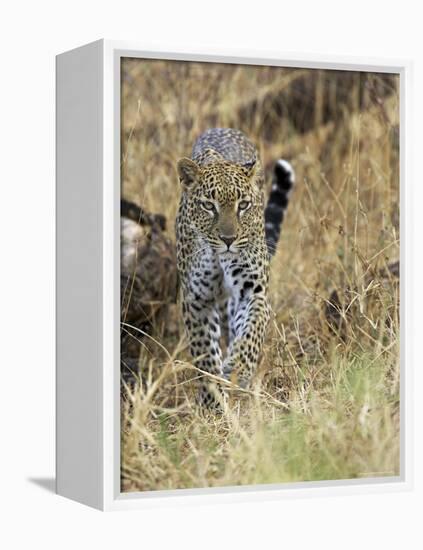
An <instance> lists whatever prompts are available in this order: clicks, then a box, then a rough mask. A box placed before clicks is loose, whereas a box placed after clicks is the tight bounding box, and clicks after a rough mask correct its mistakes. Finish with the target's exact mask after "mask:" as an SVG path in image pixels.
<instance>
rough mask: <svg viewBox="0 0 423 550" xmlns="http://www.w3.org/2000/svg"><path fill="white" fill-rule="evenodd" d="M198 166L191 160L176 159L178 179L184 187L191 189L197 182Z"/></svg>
mask: <svg viewBox="0 0 423 550" xmlns="http://www.w3.org/2000/svg"><path fill="white" fill-rule="evenodd" d="M199 171H200V169H199V167H198V164H196V163H195V162H194V161H193V160H191V159H189V158H186V157H184V158H182V159H180V160H179V161H178V176H179V181H180V182H181V183H182V185H183V187H185V188H186V189H192V187H194V186H195V184H196V183H197V182H198V174H199Z"/></svg>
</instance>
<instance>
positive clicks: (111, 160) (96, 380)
mask: <svg viewBox="0 0 423 550" xmlns="http://www.w3.org/2000/svg"><path fill="white" fill-rule="evenodd" d="M122 57H136V58H148V59H169V60H187V61H205V62H207V61H209V62H226V63H238V64H254V65H275V66H285V67H304V68H322V69H339V70H354V71H377V72H389V73H398V74H399V75H400V94H401V97H400V120H401V124H400V164H401V173H400V209H401V278H400V285H401V286H400V289H401V290H400V291H401V404H400V407H401V412H400V414H401V468H400V475H399V476H398V477H384V478H363V479H359V480H342V481H325V482H301V483H286V484H276V485H265V486H264V485H262V486H257V485H255V486H244V487H222V488H210V489H201V488H198V489H178V490H172V491H148V492H143V493H121V492H120V420H119V411H120V405H119V401H120V392H119V371H120V357H119V319H120V315H119V309H120V304H119V292H120V291H119V288H120V287H119V274H120V263H119V260H120V240H119V234H120V223H119V221H120V141H119V140H120V60H121V58H122ZM411 72H412V67H411V63H410V62H409V61H406V60H385V59H361V58H345V57H335V56H316V55H308V54H292V53H283V52H269V53H266V55H263V54H260V56H259V57H258V56H257V54H256V53H255V52H252V51H248V52H247V51H243V52H239V51H235V50H233V51H227V50H226V51H224V52H220V51H217V50H208V51H200V50H198V49H197V50H196V51H184V52H182V51H175V50H174V49H173V48H172V47H169V48H165V47H163V48H161V49H157V48H155V49H154V51H151V50H149V48H148V47H146V46H143V45H139V44H134V43H130V42H115V41H108V40H99V41H97V42H93V43H91V44H88V45H86V46H82V47H80V48H77V49H75V50H72V51H69V52H66V53H63V54H61V55H59V56H57V72H56V74H57V80H56V83H57V86H56V104H57V111H56V121H57V137H56V139H57V170H56V180H57V371H56V372H57V415H56V418H57V439H56V441H57V443H56V444H57V452H56V467H57V475H56V481H57V493H58V494H60V495H62V496H65V497H68V498H71V499H74V500H76V501H78V502H81V503H83V504H87V505H89V506H93V507H95V508H98V509H101V510H120V509H128V508H141V507H148V508H149V507H153V506H158V505H162V504H163V503H166V505H170V504H178V505H179V504H180V503H181V502H183V503H185V504H189V505H193V504H195V505H196V504H198V503H204V502H206V503H214V504H215V503H219V502H227V501H232V502H234V501H245V500H246V499H248V500H263V499H279V498H293V497H312V496H328V495H335V494H336V495H340V494H357V493H360V494H363V493H376V492H378V493H379V492H383V491H403V490H407V489H410V488H411V487H412V479H413V463H412V443H413V442H412V435H411V434H412V422H413V418H412V410H413V394H412V378H413V370H412V357H411V345H410V341H409V334H410V331H409V330H408V327H409V323H410V320H411V317H410V304H411V292H412V291H411V289H412V287H411V285H412V263H411V261H412V259H411V253H410V251H411V248H410V247H411V231H412V220H411V212H412V209H411V207H410V205H411V202H412V179H411V161H410V147H409V139H410V136H411V132H410V125H411V115H410V111H411ZM188 497H189V498H188Z"/></svg>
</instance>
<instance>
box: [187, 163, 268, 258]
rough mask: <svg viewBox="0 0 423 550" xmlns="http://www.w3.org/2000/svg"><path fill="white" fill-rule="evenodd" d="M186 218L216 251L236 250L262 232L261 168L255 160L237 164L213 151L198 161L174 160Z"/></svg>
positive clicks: (194, 229)
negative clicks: (203, 161)
mask: <svg viewBox="0 0 423 550" xmlns="http://www.w3.org/2000/svg"><path fill="white" fill-rule="evenodd" d="M178 175H179V179H180V181H181V184H182V193H183V200H184V202H185V205H186V213H187V216H188V220H186V221H187V222H188V223H189V224H190V227H191V229H192V231H193V233H194V235H195V236H196V237H198V238H200V239H202V240H203V241H204V242H205V243H207V244H208V245H209V246H210V247H211V248H212V249H213V250H215V251H216V252H217V253H218V254H226V253H232V254H236V253H237V252H239V251H240V250H241V249H243V248H246V247H249V246H254V242H256V241H257V239H260V238H262V236H263V234H264V221H263V191H262V182H263V177H262V170H261V167H260V163H259V161H256V160H255V159H254V160H252V161H251V162H249V163H247V164H244V165H239V164H234V163H231V162H228V161H227V160H225V159H223V158H219V157H218V156H217V155H213V156H212V157H211V160H210V161H209V162H205V163H204V164H201V165H200V164H198V163H196V162H195V161H193V160H191V159H189V158H183V159H181V160H180V161H179V162H178Z"/></svg>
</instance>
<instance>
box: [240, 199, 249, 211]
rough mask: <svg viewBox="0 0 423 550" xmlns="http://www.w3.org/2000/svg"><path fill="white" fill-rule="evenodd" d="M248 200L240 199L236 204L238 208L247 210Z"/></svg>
mask: <svg viewBox="0 0 423 550" xmlns="http://www.w3.org/2000/svg"><path fill="white" fill-rule="evenodd" d="M250 204H251V203H250V201H241V202H240V203H239V204H238V210H247V208H248V207H249V206H250Z"/></svg>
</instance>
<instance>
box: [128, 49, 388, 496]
mask: <svg viewBox="0 0 423 550" xmlns="http://www.w3.org/2000/svg"><path fill="white" fill-rule="evenodd" d="M122 75H123V76H122V120H123V125H122V143H123V150H122V177H123V194H124V196H125V197H127V198H130V199H132V200H134V201H136V202H138V203H139V204H141V205H143V206H144V207H145V208H146V209H147V210H149V211H151V212H161V213H163V214H165V215H166V216H167V218H168V219H169V230H168V231H169V237H170V238H171V239H174V235H173V220H174V218H175V213H176V209H177V205H178V201H179V185H178V181H177V177H176V171H175V165H176V161H177V160H178V159H179V158H180V157H182V156H187V155H189V153H190V149H191V146H192V144H193V142H194V140H195V138H196V137H197V136H198V135H199V134H200V133H201V132H202V131H203V130H205V129H206V128H208V127H211V126H232V127H237V128H239V129H241V130H243V131H244V132H245V133H247V134H248V135H249V136H250V137H251V138H252V139H253V140H254V141H255V142H256V144H257V145H258V147H259V150H260V152H261V156H262V159H263V161H264V165H265V166H266V168H267V171H268V174H269V175H270V170H271V167H272V163H273V162H274V161H275V160H276V159H277V158H279V157H281V156H283V157H285V158H287V159H288V160H290V161H291V162H292V164H293V166H294V168H295V171H296V175H297V185H296V189H295V191H294V194H293V196H292V201H291V204H290V206H289V212H288V215H287V218H286V220H285V223H284V226H283V230H282V237H281V240H280V243H279V247H278V252H277V254H276V256H275V257H274V259H273V262H272V274H271V292H270V300H271V304H272V308H273V318H272V322H271V326H270V328H269V331H268V336H267V341H266V345H265V349H264V354H263V359H262V362H261V365H260V369H259V372H258V374H257V377H256V380H255V384H254V386H253V388H252V389H251V390H250V391H249V392H240V391H239V390H236V389H234V388H232V389H231V390H230V391H231V399H230V404H229V407H228V409H227V411H225V412H224V413H223V414H220V415H216V414H212V413H204V412H201V411H199V410H198V409H197V408H196V407H195V405H194V399H193V378H195V377H197V376H198V375H199V374H200V375H201V373H198V371H197V370H196V369H195V365H192V364H191V363H190V362H189V361H190V358H189V355H188V353H187V349H186V343H185V341H184V337H183V334H182V330H181V326H180V324H179V323H178V322H177V320H178V313H177V311H176V310H175V311H174V309H175V308H170V309H169V314H168V319H167V320H166V322H165V323H164V326H162V327H157V330H156V332H155V334H154V335H153V337H154V339H155V342H154V341H153V340H152V339H151V338H149V337H142V335H140V338H142V341H143V346H144V347H143V352H142V354H141V357H140V361H139V368H140V370H139V375H138V383H137V384H136V386H135V388H129V387H128V388H126V391H124V392H123V398H122V489H123V490H125V491H136V490H140V491H143V490H154V489H171V488H172V489H174V488H182V487H207V486H222V485H238V484H258V483H276V482H285V481H303V480H321V479H342V478H354V477H364V476H371V477H373V476H383V475H398V473H399V312H398V303H399V296H398V281H397V279H396V277H395V276H393V275H392V274H391V272H390V270H389V269H388V266H389V265H390V263H391V262H393V261H395V260H397V259H398V257H399V233H398V231H399V207H398V202H399V181H398V180H399V176H398V171H399V170H398V164H399V151H398V116H399V115H398V82H397V80H396V78H395V77H392V76H389V77H384V76H383V75H363V74H359V73H351V74H349V75H341V74H340V73H338V72H334V71H311V70H295V69H275V68H267V67H240V66H235V65H232V66H231V65H226V66H225V65H218V64H215V65H207V64H201V63H195V64H186V63H175V62H161V61H139V60H130V59H128V60H126V61H125V62H124V64H123V72H122ZM346 78H348V83H347V85H345V84H344V86H343V85H342V82H344V83H345V79H346ZM334 290H336V294H337V297H336V299H335V295H334V294H333V291H334ZM330 300H332V302H334V307H333V308H332V309H331V311H332V317H331V318H329V317H328V315H327V313H325V312H326V311H327V308H328V302H329V301H330ZM331 319H332V321H333V323H334V324H332V326H330V321H331ZM123 330H124V328H123Z"/></svg>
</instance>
